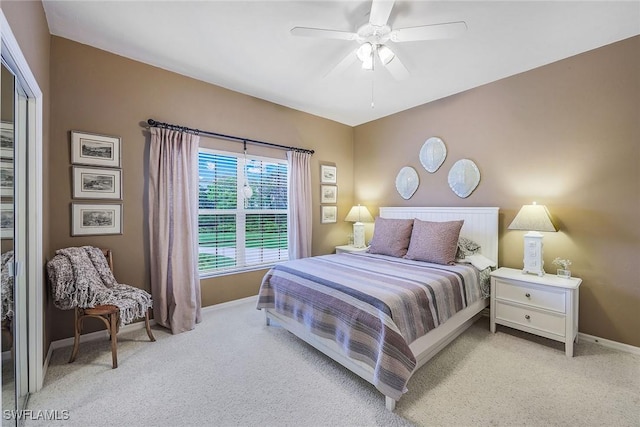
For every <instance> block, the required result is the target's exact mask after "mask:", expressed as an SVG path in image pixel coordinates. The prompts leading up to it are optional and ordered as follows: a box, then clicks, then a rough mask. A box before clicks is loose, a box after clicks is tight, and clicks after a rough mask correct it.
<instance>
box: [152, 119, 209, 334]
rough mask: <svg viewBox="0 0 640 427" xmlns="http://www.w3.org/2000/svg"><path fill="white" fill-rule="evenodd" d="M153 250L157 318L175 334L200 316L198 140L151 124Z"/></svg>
mask: <svg viewBox="0 0 640 427" xmlns="http://www.w3.org/2000/svg"><path fill="white" fill-rule="evenodd" d="M150 130H151V146H150V149H149V240H150V244H149V248H150V264H151V291H152V293H153V317H154V319H155V321H156V323H158V324H160V325H162V326H164V327H166V328H169V329H171V332H172V333H173V334H178V333H180V332H184V331H189V330H191V329H193V328H195V325H196V323H200V322H201V320H202V315H201V307H202V302H201V296H200V278H199V274H198V142H199V140H200V137H199V136H197V135H193V134H190V133H185V132H178V131H173V130H169V129H161V128H155V127H152V128H151V129H150Z"/></svg>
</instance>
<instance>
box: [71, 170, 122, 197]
mask: <svg viewBox="0 0 640 427" xmlns="http://www.w3.org/2000/svg"><path fill="white" fill-rule="evenodd" d="M73 198H74V199H113V200H122V170H120V169H103V168H88V167H87V168H86V167H80V166H74V167H73Z"/></svg>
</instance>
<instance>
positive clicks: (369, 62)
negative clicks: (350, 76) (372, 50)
mask: <svg viewBox="0 0 640 427" xmlns="http://www.w3.org/2000/svg"><path fill="white" fill-rule="evenodd" d="M362 69H363V70H367V71H372V70H373V55H372V56H370V57H369V58H367V59H365V60H364V61H362Z"/></svg>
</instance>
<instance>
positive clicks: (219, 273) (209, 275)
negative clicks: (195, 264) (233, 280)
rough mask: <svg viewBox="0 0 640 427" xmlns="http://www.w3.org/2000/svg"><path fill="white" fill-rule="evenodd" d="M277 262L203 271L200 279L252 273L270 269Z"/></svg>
mask: <svg viewBox="0 0 640 427" xmlns="http://www.w3.org/2000/svg"><path fill="white" fill-rule="evenodd" d="M276 264H277V263H272V264H260V265H256V266H252V267H242V268H236V269H229V270H223V271H207V272H202V273H200V280H204V279H212V278H215V277H222V276H229V275H234V274H242V273H250V272H252V271H259V270H269V269H270V268H272V267H273V266H274V265H276Z"/></svg>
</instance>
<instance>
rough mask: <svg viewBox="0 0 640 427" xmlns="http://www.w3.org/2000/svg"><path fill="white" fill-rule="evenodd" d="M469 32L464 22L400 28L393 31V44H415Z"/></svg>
mask: <svg viewBox="0 0 640 427" xmlns="http://www.w3.org/2000/svg"><path fill="white" fill-rule="evenodd" d="M465 31H467V23H466V22H464V21H458V22H448V23H445V24H433V25H421V26H419V27H409V28H399V29H397V30H393V31H391V35H390V39H391V41H393V42H413V41H420V40H437V39H448V38H453V37H458V36H460V35H462V34H464V32H465Z"/></svg>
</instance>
